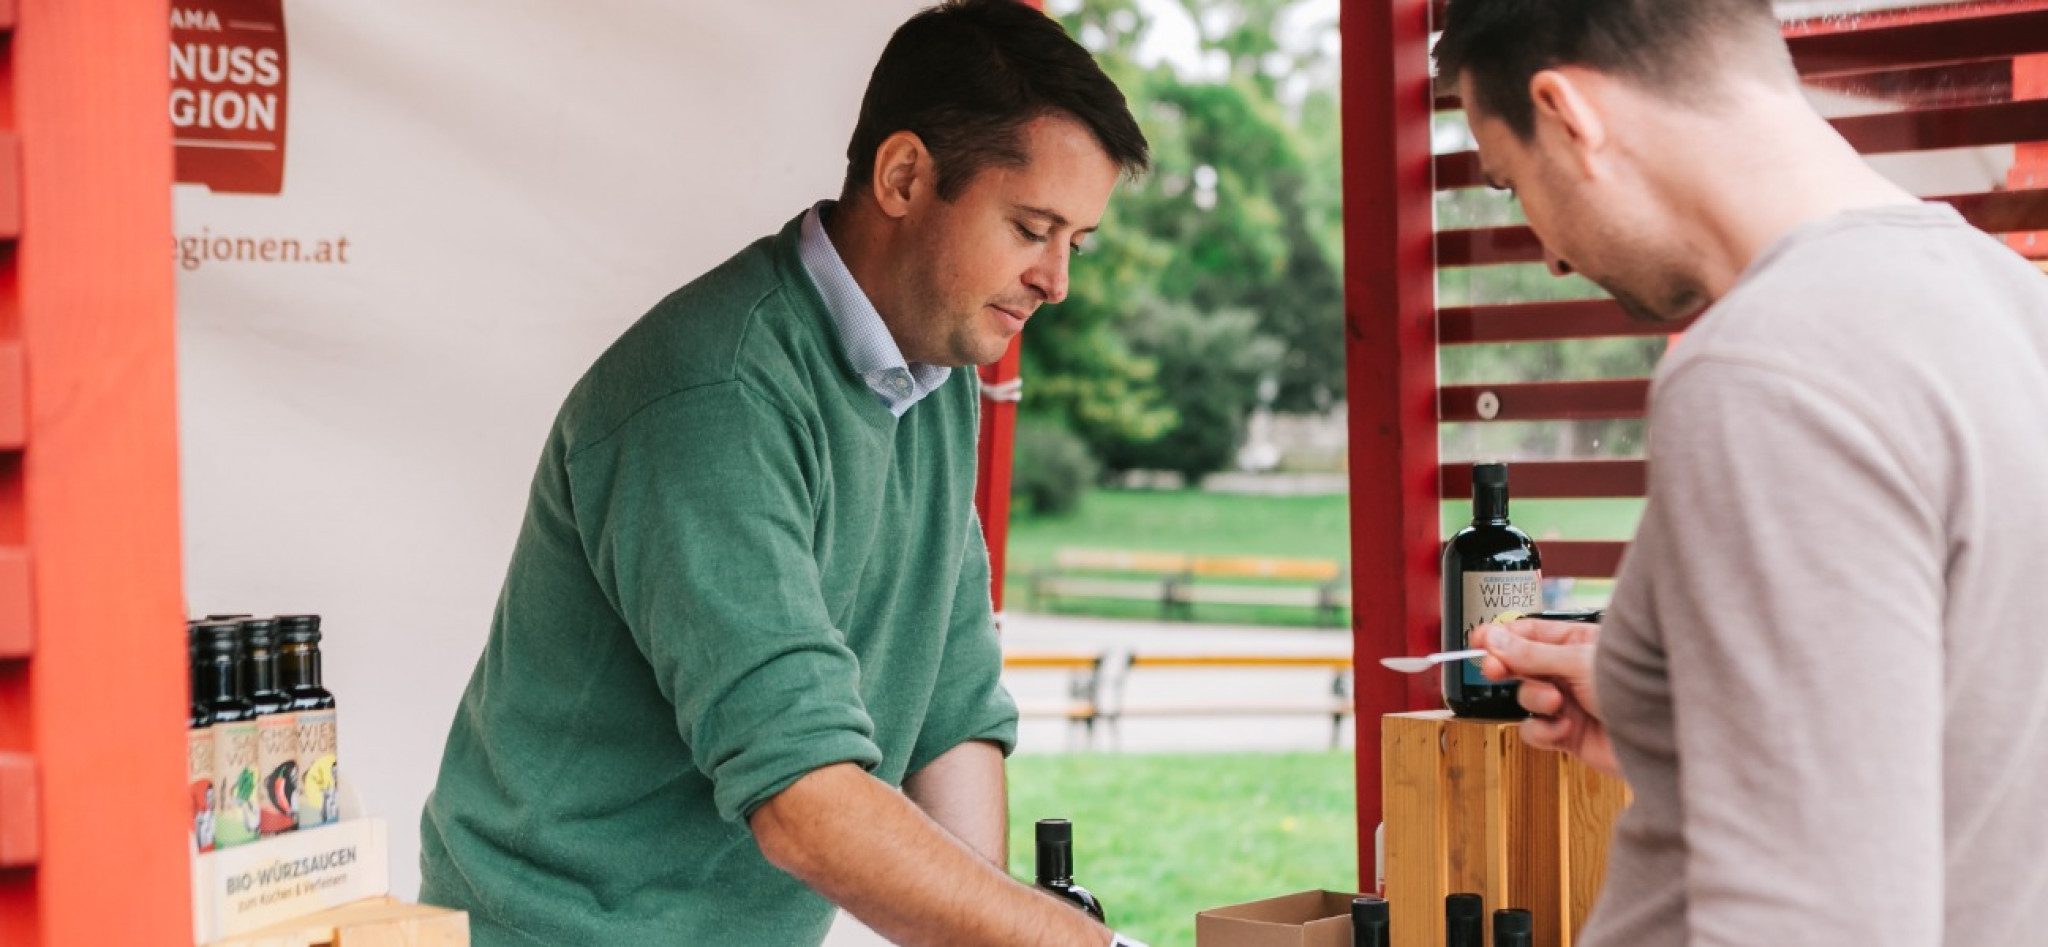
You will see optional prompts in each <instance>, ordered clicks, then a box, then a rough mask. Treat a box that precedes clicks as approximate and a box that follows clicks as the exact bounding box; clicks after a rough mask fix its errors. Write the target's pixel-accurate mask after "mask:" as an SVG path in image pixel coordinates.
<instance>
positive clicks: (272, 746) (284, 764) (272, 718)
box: [256, 713, 299, 836]
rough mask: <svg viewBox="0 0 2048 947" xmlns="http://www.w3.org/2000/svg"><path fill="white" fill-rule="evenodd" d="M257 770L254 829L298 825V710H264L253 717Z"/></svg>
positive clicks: (276, 829) (284, 829)
mask: <svg viewBox="0 0 2048 947" xmlns="http://www.w3.org/2000/svg"><path fill="white" fill-rule="evenodd" d="M256 772H257V773H258V774H260V775H261V776H262V777H263V780H262V783H261V784H260V785H259V786H258V787H257V788H258V789H260V790H261V793H259V795H261V796H262V798H261V799H259V800H258V802H257V805H258V808H259V812H258V815H257V822H258V825H257V831H259V832H261V833H262V834H263V835H266V836H269V835H276V834H278V833H279V832H289V831H291V830H292V829H294V828H297V827H298V823H297V822H296V821H295V820H294V819H293V818H292V811H293V808H294V806H295V805H296V803H297V799H298V793H299V720H298V715H297V714H289V713H275V714H264V715H263V716H261V717H259V718H257V720H256Z"/></svg>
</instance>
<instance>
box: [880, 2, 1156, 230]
mask: <svg viewBox="0 0 2048 947" xmlns="http://www.w3.org/2000/svg"><path fill="white" fill-rule="evenodd" d="M1045 115H1064V116H1068V117H1071V118H1073V119H1075V120H1076V121H1078V122H1080V123H1081V124H1082V125H1084V126H1086V127H1087V128H1088V130H1089V132H1091V133H1092V134H1093V135H1094V136H1095V140H1096V142H1097V143H1099V144H1100V145H1101V146H1102V150H1103V151H1104V152H1105V153H1107V154H1108V155H1109V158H1110V160H1111V161H1114V162H1116V164H1117V166H1118V167H1120V168H1122V169H1123V171H1124V172H1125V173H1126V174H1136V173H1139V172H1142V171H1144V170H1145V169H1146V167H1148V166H1149V164H1150V161H1151V158H1150V154H1149V146H1148V145H1147V144H1146V143H1145V134H1144V132H1142V131H1139V129H1138V122H1137V119H1134V118H1132V117H1131V110H1130V107H1129V106H1128V105H1127V104H1125V102H1124V94H1123V93H1122V92H1121V91H1119V90H1118V89H1117V87H1116V84H1115V83H1113V82H1111V81H1109V77H1108V76H1106V75H1104V74H1103V72H1102V67H1100V66H1098V65H1096V63H1095V59H1094V57H1092V56H1090V55H1089V54H1088V51H1087V50H1086V49H1083V48H1082V47H1081V44H1079V43H1076V42H1074V40H1073V38H1072V37H1070V36H1068V35H1067V32H1066V30H1064V29H1061V28H1060V25H1059V24H1058V23H1057V22H1055V21H1053V20H1052V19H1051V18H1049V17H1047V16H1046V15H1045V14H1043V13H1040V12H1039V11H1037V10H1034V9H1032V8H1030V7H1028V6H1025V5H1024V4H1023V3H1020V2H1018V0H949V2H946V3H941V4H939V5H938V6H935V7H932V8H930V9H928V10H924V11H922V12H920V13H918V14H917V15H916V16H914V17H911V18H910V20H909V22H906V23H904V24H903V26H901V27H899V28H898V29H897V30H896V35H895V36H893V37H890V39H889V45H888V46H887V47H885V48H884V49H883V50H882V58H881V61H880V62H877V63H876V64H875V71H874V74H873V75H872V76H870V77H869V78H868V90H867V95H866V96H865V97H864V98H863V99H862V100H861V104H860V120H859V122H858V123H856V124H855V125H854V129H853V141H852V142H851V143H849V144H848V145H847V146H846V183H845V186H844V190H843V192H842V196H847V197H850V196H852V195H853V194H855V193H857V192H858V191H860V190H861V189H863V188H865V187H867V185H868V179H869V178H871V177H873V176H874V170H875V151H876V149H878V148H880V147H881V145H882V142H883V140H885V139H887V138H888V137H889V136H890V135H893V134H895V133H897V132H899V131H908V132H912V133H914V134H916V135H917V137H918V138H920V139H922V140H923V141H924V146H925V148H926V149H927V150H928V151H930V152H931V154H932V160H933V162H934V163H935V164H936V165H937V167H938V177H939V180H938V194H939V197H940V198H941V199H943V200H952V199H953V198H955V197H958V196H959V194H960V191H961V189H963V188H965V187H966V186H967V182H969V181H971V180H973V178H974V176H975V175H976V174H977V173H979V172H980V171H981V170H982V169H983V168H986V167H988V166H989V165H991V164H1005V165H1011V166H1015V165H1021V164H1023V163H1024V162H1025V160H1026V156H1025V154H1024V149H1023V146H1022V143H1021V142H1020V129H1021V128H1022V127H1023V125H1024V124H1025V123H1026V122H1029V121H1031V120H1032V119H1035V118H1039V117H1041V116H1045Z"/></svg>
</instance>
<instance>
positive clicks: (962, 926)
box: [748, 763, 1110, 947]
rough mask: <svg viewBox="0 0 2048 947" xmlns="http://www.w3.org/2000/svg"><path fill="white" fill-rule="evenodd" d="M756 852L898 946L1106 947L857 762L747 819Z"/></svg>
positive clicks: (1084, 924)
mask: <svg viewBox="0 0 2048 947" xmlns="http://www.w3.org/2000/svg"><path fill="white" fill-rule="evenodd" d="M748 825H749V826H750V827H751V828H752V829H753V831H754V838H755V840H756V841H757V842H758V843H759V844H760V846H761V854H763V855H764V856H766V857H767V859H768V861H769V862H770V863H771V864H773V865H774V866H775V867H777V868H780V869H782V870H783V871H786V872H789V873H790V874H791V875H794V876H795V877H796V879H797V880H798V881H802V882H803V883H804V884H807V885H809V886H810V887H811V889H812V890H814V891H817V892H818V893H819V894H822V895H824V896H825V897H826V898H827V899H829V900H830V901H832V902H833V903H834V904H837V905H839V906H840V907H842V908H845V909H846V910H847V911H848V912H849V913H851V914H852V915H853V916H854V917H857V918H859V919H860V920H861V922H862V923H865V924H866V925H867V926H868V927H870V928H872V929H873V930H874V931H875V933H878V934H881V935H882V936H883V937H886V938H888V939H889V940H890V942H891V943H896V944H904V945H907V947H919V945H932V947H941V945H956V944H1014V945H1018V947H1103V945H1105V944H1108V943H1109V941H1110V932H1109V929H1108V928H1105V927H1103V926H1101V925H1100V924H1097V923H1095V921H1094V919H1093V918H1090V917H1089V916H1087V915H1086V914H1083V913H1081V912H1080V911H1078V910H1076V909H1075V908H1074V907H1073V906H1072V905H1069V904H1067V903H1066V902H1064V901H1060V900H1058V899H1056V898H1054V897H1052V896H1051V895H1049V894H1046V893H1045V892H1043V891H1038V890H1035V889H1033V888H1030V887H1028V886H1026V885H1023V884H1020V883H1018V882H1017V881H1015V880H1013V879H1011V878H1010V876H1009V875H1008V874H1006V873H1005V872H1004V871H1003V870H1002V869H1000V868H997V867H996V866H995V865H992V864H990V863H989V862H988V861H987V860H986V859H985V858H983V857H982V856H981V854H980V853H978V852H976V851H974V850H973V849H970V848H969V847H968V846H967V845H966V844H964V843H962V842H961V841H960V840H959V839H956V838H954V837H953V836H952V835H951V834H949V833H947V831H946V830H945V829H942V828H940V827H939V825H938V824H937V823H935V822H933V821H932V820H931V819H930V818H928V817H927V816H926V815H925V814H924V812H923V811H922V810H920V809H919V808H918V807H917V806H916V805H914V804H912V803H911V801H910V800H909V799H908V798H905V797H904V795H903V794H902V793H899V792H897V791H896V790H894V789H892V788H890V787H889V786H888V785H887V784H885V783H883V782H882V781H881V780H878V779H876V778H874V777H873V776H870V775H868V774H867V772H866V771H864V770H862V769H861V768H860V767H859V766H855V765H853V764H851V763H837V764H834V765H831V766H826V767H823V768H821V769H816V770H813V771H811V772H810V773H808V774H806V775H805V776H804V777H803V778H801V779H798V780H797V781H796V782H794V783H791V784H790V786H789V788H787V789H784V790H783V791H782V792H780V793H777V794H776V795H775V797H774V798H772V799H769V800H768V801H767V802H766V803H764V804H763V805H762V806H761V807H760V808H759V809H756V810H755V811H754V814H753V815H752V816H751V817H750V818H749V819H748Z"/></svg>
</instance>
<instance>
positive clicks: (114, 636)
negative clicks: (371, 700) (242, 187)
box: [0, 0, 192, 947]
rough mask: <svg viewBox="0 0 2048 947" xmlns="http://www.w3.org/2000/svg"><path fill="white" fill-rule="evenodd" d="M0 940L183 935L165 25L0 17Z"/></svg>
mask: <svg viewBox="0 0 2048 947" xmlns="http://www.w3.org/2000/svg"><path fill="white" fill-rule="evenodd" d="M0 15H5V16H8V22H5V23H0V28H14V27H18V29H16V30H15V33H14V36H13V37H12V42H11V49H10V51H9V52H8V53H6V54H4V55H0V86H4V89H0V129H5V130H6V131H7V132H8V133H9V134H8V135H5V136H0V148H6V149H9V150H8V153H7V154H5V155H0V168H6V169H10V170H16V171H17V173H13V174H0V192H4V193H5V195H6V196H5V199H0V211H11V212H12V213H0V223H12V222H14V221H18V222H19V231H18V233H15V232H8V233H4V234H0V240H4V241H8V242H6V243H0V348H8V349H11V351H12V352H13V353H14V356H13V359H14V360H15V361H16V362H18V363H19V365H20V366H22V367H24V368H25V369H26V370H25V371H0V419H5V422H6V423H0V428H8V429H9V430H8V431H7V434H8V435H9V440H8V441H7V442H6V443H0V562H4V563H6V564H7V565H6V567H4V568H0V586H4V587H0V641H4V642H6V643H7V644H6V647H5V649H4V650H0V943H5V944H8V945H23V947H29V945H36V944H48V945H72V944H164V943H174V942H176V941H177V940H179V939H181V938H186V937H189V936H190V934H189V931H191V929H192V922H191V910H192V908H191V905H192V887H191V880H190V877H189V874H188V872H189V863H188V860H187V855H186V852H187V842H186V828H187V826H188V825H189V822H190V814H189V811H188V810H187V807H186V804H185V803H184V801H183V800H184V798H185V792H184V785H183V783H184V777H185V759H184V756H185V750H184V733H183V730H184V724H185V709H186V703H187V700H186V694H185V679H186V674H185V670H184V668H185V646H184V644H183V641H182V639H183V629H182V628H181V627H180V625H181V621H182V617H181V612H182V611H183V609H182V606H181V605H180V593H179V585H180V580H179V563H178V554H179V545H178V543H179V541H178V470H177V428H176V419H175V416H174V409H175V406H176V395H177V392H176V385H175V383H174V379H173V360H174V357H175V352H176V348H177V346H176V341H177V340H176V335H175V323H174V320H173V306H174V299H175V294H174V279H173V270H172V262H171V256H170V250H171V246H170V243H171V196H170V195H171V141H170V138H171V131H170V123H169V121H168V120H167V119H166V117H165V113H164V103H165V102H166V101H167V100H168V96H169V85H168V83H169V80H168V76H169V67H170V63H169V55H168V49H169V39H170V35H169V16H168V14H167V13H166V11H165V8H164V7H161V6H157V7H150V6H147V5H138V4H132V3H120V2H114V0H19V2H18V3H0Z"/></svg>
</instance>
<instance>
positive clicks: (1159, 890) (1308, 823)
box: [1010, 752, 1358, 947]
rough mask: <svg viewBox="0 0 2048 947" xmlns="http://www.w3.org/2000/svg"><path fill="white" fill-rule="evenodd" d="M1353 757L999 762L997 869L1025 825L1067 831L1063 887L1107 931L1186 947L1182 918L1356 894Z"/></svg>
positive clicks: (1022, 838)
mask: <svg viewBox="0 0 2048 947" xmlns="http://www.w3.org/2000/svg"><path fill="white" fill-rule="evenodd" d="M1353 779H1354V776H1353V770H1352V755H1351V754H1350V753H1348V752H1345V753H1334V752H1333V753H1276V754H1215V755H1121V754H1105V755H1097V754H1069V755H1056V756H1019V757H1014V758H1012V759H1011V760H1010V873H1011V874H1013V875H1015V876H1017V877H1018V878H1021V879H1023V880H1025V881H1026V882H1029V881H1030V880H1031V878H1032V876H1033V865H1032V825H1033V823H1035V822H1036V821H1037V820H1038V819H1042V818H1066V819H1071V820H1073V823H1074V874H1075V880H1076V881H1078V882H1079V883H1080V884H1082V885H1083V886H1085V887H1087V888H1088V890H1090V891H1093V892H1095V894H1096V895H1097V896H1099V897H1100V898H1102V902H1103V906H1104V908H1105V909H1107V911H1108V914H1109V920H1110V924H1111V926H1113V927H1115V928H1117V929H1118V930H1121V931H1124V932H1125V933H1128V934H1130V935H1131V936H1133V937H1136V938H1138V939H1140V940H1143V941H1146V942H1147V943H1150V944H1151V945H1152V947H1188V945H1191V944H1193V943H1194V942H1195V933H1194V932H1195V912H1197V911H1201V910H1206V909H1208V908H1212V907H1219V906H1222V905H1226V904H1237V903H1239V902H1243V901H1251V900H1256V899H1258V898H1265V897H1271V896H1274V895H1279V894H1287V893H1289V892H1293V891H1305V890H1310V889H1314V888H1330V889H1334V890H1346V891H1349V890H1356V888H1355V886H1356V885H1357V883H1358V854H1357V852H1358V848H1357V845H1358V834H1357V832H1356V830H1355V829H1354V825H1355V824H1356V820H1355V815H1354V810H1353V806H1354V802H1353V796H1352V787H1353Z"/></svg>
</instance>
